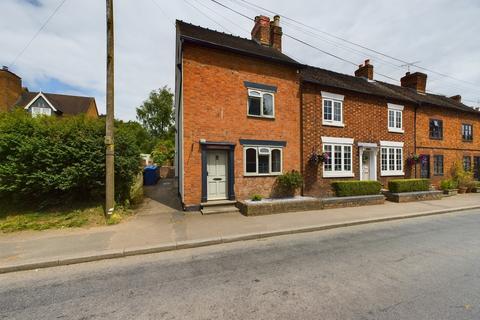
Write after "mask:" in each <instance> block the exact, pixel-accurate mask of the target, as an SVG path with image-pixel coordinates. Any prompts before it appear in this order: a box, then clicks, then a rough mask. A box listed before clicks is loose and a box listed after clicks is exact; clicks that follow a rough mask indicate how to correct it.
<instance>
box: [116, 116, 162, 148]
mask: <svg viewBox="0 0 480 320" xmlns="http://www.w3.org/2000/svg"><path fill="white" fill-rule="evenodd" d="M115 125H116V126H117V127H120V126H121V127H122V128H123V130H125V132H129V133H128V134H131V136H132V138H133V139H134V140H135V145H136V146H137V147H138V148H139V149H140V152H141V153H151V152H152V151H153V148H154V147H155V145H156V144H157V142H158V138H156V137H154V136H152V135H151V134H150V133H149V132H148V130H147V129H145V128H144V127H143V126H142V125H141V124H140V123H138V122H136V121H127V122H124V121H121V120H117V121H115Z"/></svg>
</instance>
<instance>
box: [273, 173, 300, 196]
mask: <svg viewBox="0 0 480 320" xmlns="http://www.w3.org/2000/svg"><path fill="white" fill-rule="evenodd" d="M277 183H278V186H279V187H280V189H281V190H282V191H283V192H285V193H287V194H292V193H295V191H296V190H297V189H298V188H300V187H301V186H302V184H303V177H302V174H301V173H300V172H298V171H296V170H292V171H290V172H287V173H285V174H282V175H280V176H278V177H277Z"/></svg>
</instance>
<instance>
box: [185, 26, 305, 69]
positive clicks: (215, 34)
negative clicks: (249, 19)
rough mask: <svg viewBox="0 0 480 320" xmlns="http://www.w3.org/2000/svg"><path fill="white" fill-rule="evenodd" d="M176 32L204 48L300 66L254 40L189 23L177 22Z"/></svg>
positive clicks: (275, 50)
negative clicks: (219, 49) (220, 49)
mask: <svg viewBox="0 0 480 320" xmlns="http://www.w3.org/2000/svg"><path fill="white" fill-rule="evenodd" d="M176 25H177V30H178V33H179V35H180V38H181V39H183V40H185V41H190V42H194V43H198V44H201V45H205V46H210V47H216V48H222V49H227V50H230V51H234V52H238V53H242V54H245V55H250V56H256V57H260V58H264V59H269V60H273V61H277V62H281V63H287V64H294V65H298V66H300V65H301V64H300V63H299V62H297V61H295V60H293V59H292V58H290V57H289V56H287V55H285V54H283V53H282V52H280V51H279V50H277V49H274V48H272V47H269V46H263V45H261V44H259V43H258V42H256V41H255V40H251V39H246V38H241V37H237V36H234V35H231V34H227V33H223V32H219V31H215V30H211V29H207V28H203V27H199V26H196V25H193V24H190V23H186V22H183V21H181V20H177V22H176Z"/></svg>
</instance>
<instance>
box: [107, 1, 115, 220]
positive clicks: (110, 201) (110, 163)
mask: <svg viewBox="0 0 480 320" xmlns="http://www.w3.org/2000/svg"><path fill="white" fill-rule="evenodd" d="M106 1H107V117H106V121H105V155H106V157H105V158H106V160H105V214H106V215H107V216H108V215H110V214H112V213H113V210H114V207H115V167H114V166H115V159H114V139H113V130H114V119H115V116H114V104H113V99H114V77H113V69H114V68H113V52H114V47H113V44H114V42H113V34H114V33H113V0H106Z"/></svg>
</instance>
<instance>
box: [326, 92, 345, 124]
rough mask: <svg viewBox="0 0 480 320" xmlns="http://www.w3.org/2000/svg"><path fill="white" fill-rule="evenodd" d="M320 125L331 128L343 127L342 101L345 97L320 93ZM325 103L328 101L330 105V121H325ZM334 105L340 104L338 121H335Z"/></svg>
mask: <svg viewBox="0 0 480 320" xmlns="http://www.w3.org/2000/svg"><path fill="white" fill-rule="evenodd" d="M321 93H322V124H323V125H324V126H333V127H345V124H344V123H343V100H344V98H345V96H343V95H341V94H336V93H330V92H326V91H322V92H321ZM325 101H330V102H331V103H332V118H331V120H328V119H325ZM335 103H339V104H340V121H338V120H334V119H335Z"/></svg>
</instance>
